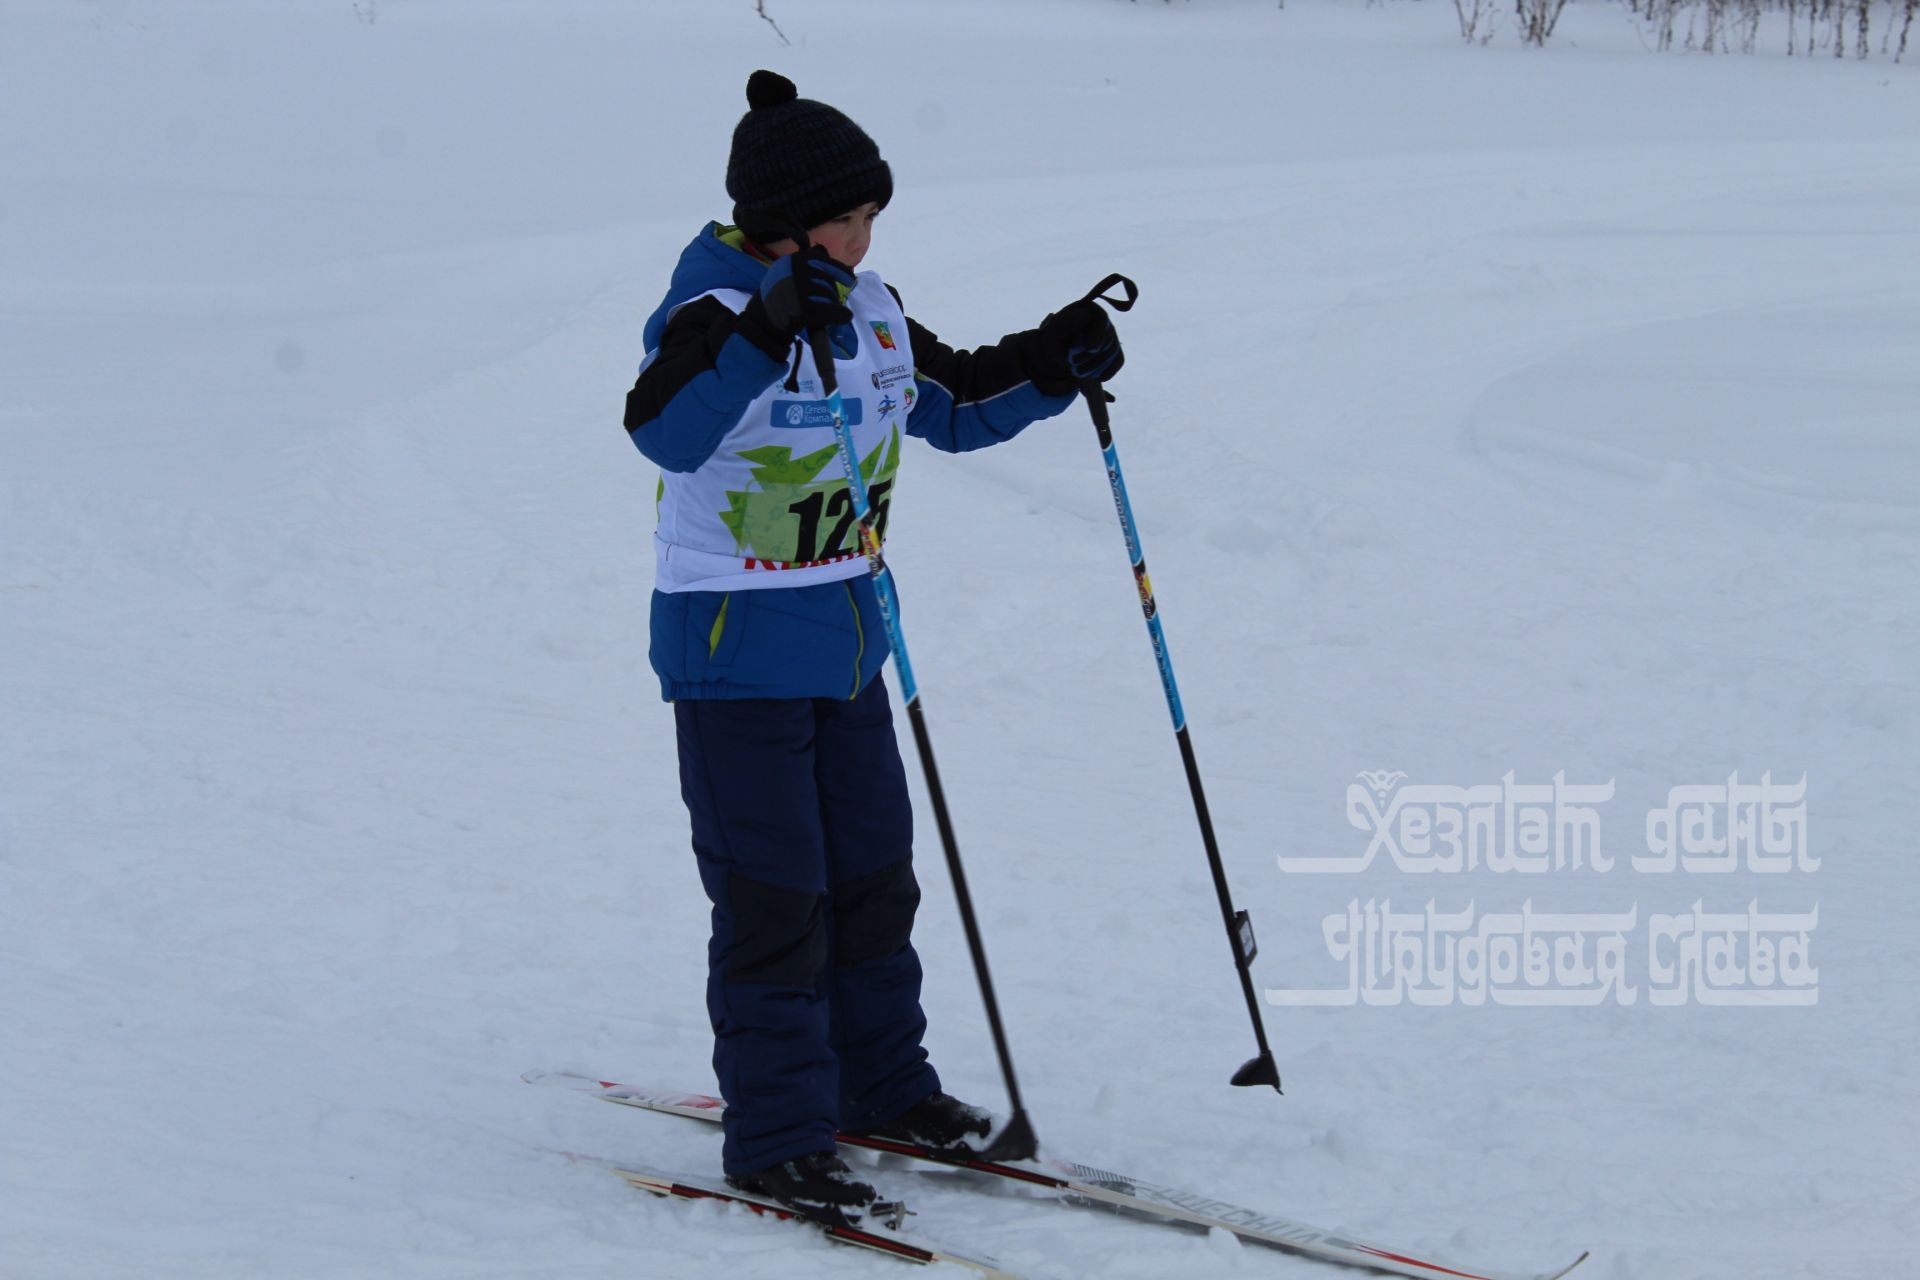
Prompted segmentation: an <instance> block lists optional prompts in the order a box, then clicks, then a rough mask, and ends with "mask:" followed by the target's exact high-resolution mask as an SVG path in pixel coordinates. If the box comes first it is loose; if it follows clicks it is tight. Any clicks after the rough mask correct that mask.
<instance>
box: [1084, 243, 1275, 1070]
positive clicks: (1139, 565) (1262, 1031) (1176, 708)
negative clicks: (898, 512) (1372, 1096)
mask: <svg viewBox="0 0 1920 1280" xmlns="http://www.w3.org/2000/svg"><path fill="white" fill-rule="evenodd" d="M1115 286H1119V287H1120V289H1121V290H1122V293H1123V294H1124V296H1122V297H1118V298H1109V297H1107V296H1106V293H1107V290H1109V289H1111V288H1114V287H1115ZM1139 300H1140V287H1139V286H1138V285H1136V284H1135V283H1134V282H1133V281H1131V280H1129V279H1127V277H1125V276H1123V275H1118V274H1115V275H1110V276H1108V277H1107V278H1106V279H1105V280H1102V281H1101V282H1100V283H1099V284H1097V285H1095V286H1094V287H1093V288H1092V289H1091V290H1089V291H1088V293H1087V296H1086V298H1085V299H1083V301H1087V302H1104V303H1106V304H1107V305H1108V306H1110V307H1112V308H1113V309H1114V310H1115V311H1130V310H1132V309H1133V304H1134V303H1135V302H1138V301H1139ZM1080 391H1081V394H1082V395H1084V396H1085V397H1086V401H1087V408H1088V409H1089V410H1090V411H1091V412H1092V414H1093V425H1094V429H1095V430H1096V431H1097V432H1098V433H1099V436H1100V452H1101V454H1102V455H1103V456H1104V457H1105V458H1106V462H1107V484H1108V486H1109V487H1111V488H1112V490H1113V506H1114V510H1116V511H1117V512H1119V514H1120V531H1121V533H1123V534H1124V535H1126V539H1127V558H1128V559H1129V560H1130V561H1132V563H1133V581H1134V586H1135V587H1136V588H1137V589H1138V590H1139V592H1140V609H1141V611H1142V612H1143V613H1145V614H1146V615H1147V635H1148V637H1149V638H1150V639H1151V640H1152V641H1153V656H1154V660H1155V661H1156V662H1158V663H1159V665H1160V686H1161V688H1162V689H1163V690H1165V692H1166V695H1167V711H1168V713H1169V714H1170V715H1172V717H1173V734H1174V738H1175V739H1176V740H1177V741H1178V742H1179V744H1180V760H1181V763H1182V764H1184V765H1185V766H1186V771H1187V789H1188V790H1189V791H1191V792H1192V793H1193V811H1194V814H1195V816H1197V817H1198V818H1199V820H1200V839H1201V842H1202V843H1203V844H1205V845H1206V849H1207V863H1208V865H1209V866H1210V867H1211V868H1212V870H1213V888H1214V892H1215V894H1216V895H1218V897H1219V899H1220V918H1221V920H1222V922H1223V923H1224V924H1225V925H1226V928H1227V943H1228V945H1229V946H1231V947H1232V948H1233V963H1234V967H1235V968H1237V969H1238V970H1239V971H1240V990H1241V991H1242V993H1243V994H1245V996H1246V998H1247V1016H1248V1017H1249V1018H1251V1019H1252V1020H1253V1035H1254V1039H1255V1040H1256V1041H1257V1042H1258V1043H1259V1047H1260V1053H1259V1055H1258V1056H1257V1057H1254V1058H1250V1059H1248V1060H1247V1061H1246V1062H1245V1063H1243V1064H1242V1065H1241V1067H1240V1069H1239V1070H1238V1071H1236V1072H1234V1073H1233V1083H1234V1084H1237V1085H1258V1084H1270V1085H1272V1086H1273V1088H1274V1092H1276V1093H1278V1092H1279V1091H1280V1068H1279V1067H1277V1066H1276V1065H1274V1061H1273V1050H1272V1049H1270V1048H1269V1047H1268V1046H1267V1029H1266V1026H1265V1024H1263V1023H1262V1022H1261V1020H1260V1004H1259V1001H1258V1000H1256V999H1255V998H1254V994H1253V957H1254V952H1255V950H1256V948H1255V945H1254V941H1253V922H1252V921H1251V920H1249V919H1248V918H1247V913H1246V912H1244V911H1236V910H1234V907H1233V895H1232V894H1231V893H1230V892H1229V891H1228V889H1227V873H1226V870H1225V868H1224V867H1223V866H1222V865H1221V862H1220V845H1219V842H1218V841H1217V840H1215V839H1214V835H1213V818H1212V817H1211V816H1210V815H1209V814H1208V812H1207V795H1206V791H1205V789H1204V788H1203V787H1202V786H1201V785H1200V765H1199V763H1198V762H1197V761H1196V760H1195V759H1194V755H1193V738H1192V736H1191V735H1190V734H1188V732H1187V713H1186V709H1185V708H1184V707H1182V706H1181V705H1180V686H1179V685H1178V684H1177V683H1176V682H1175V681H1174V678H1173V658H1172V657H1171V656H1170V655H1169V654H1168V653H1167V637H1166V633H1165V631H1163V630H1162V629H1161V626H1160V609H1159V606H1158V605H1156V604H1155V603H1154V599H1153V583H1152V581H1151V580H1150V579H1149V578H1148V577H1147V559H1146V555H1145V554H1144V553H1143V552H1142V551H1141V549H1140V532H1139V529H1138V528H1137V527H1136V526H1135V525H1134V521H1133V504H1132V502H1131V501H1129V500H1128V498H1127V481H1126V477H1125V476H1124V475H1122V474H1121V471H1120V451H1119V450H1118V449H1117V448H1115V447H1114V443H1113V424H1112V421H1111V420H1110V418H1109V417H1108V415H1107V405H1108V403H1109V402H1110V401H1111V400H1112V399H1113V397H1112V396H1110V395H1108V394H1107V391H1106V388H1105V387H1103V386H1101V385H1100V383H1099V382H1097V381H1095V380H1094V379H1091V378H1089V379H1086V380H1084V381H1083V382H1082V383H1081V384H1080Z"/></svg>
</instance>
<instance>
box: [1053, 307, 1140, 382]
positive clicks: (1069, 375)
mask: <svg viewBox="0 0 1920 1280" xmlns="http://www.w3.org/2000/svg"><path fill="white" fill-rule="evenodd" d="M1035 332H1036V333H1037V334H1038V335H1039V342H1038V343H1037V347H1038V350H1037V353H1036V354H1037V357H1038V359H1037V363H1038V368H1036V369H1035V371H1034V379H1033V384H1034V385H1035V386H1036V387H1039V388H1040V390H1042V391H1045V392H1047V393H1048V394H1049V395H1064V394H1066V393H1067V392H1069V391H1072V390H1074V389H1076V388H1077V387H1078V386H1079V385H1080V383H1082V382H1084V381H1086V380H1087V379H1089V378H1091V379H1092V380H1093V381H1095V382H1105V381H1106V380H1107V379H1109V378H1111V377H1113V375H1114V374H1116V373H1118V372H1120V367H1121V366H1122V365H1124V364H1125V363H1126V362H1127V356H1126V353H1125V352H1124V351H1122V350H1121V349H1120V334H1119V333H1118V332H1117V331H1116V330H1115V329H1114V327H1113V317H1112V316H1109V315H1108V314H1107V309H1106V308H1105V307H1103V306H1101V305H1099V304H1098V303H1096V302H1093V301H1090V300H1088V299H1084V298H1083V299H1081V300H1080V301H1079V302H1075V303H1072V304H1071V305H1069V306H1065V307H1062V308H1061V309H1060V310H1058V311H1056V312H1054V313H1053V314H1052V315H1050V316H1048V317H1047V318H1046V319H1045V320H1042V321H1041V322H1040V327H1039V329H1037V330H1036V331H1035Z"/></svg>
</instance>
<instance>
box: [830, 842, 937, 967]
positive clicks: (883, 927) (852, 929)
mask: <svg viewBox="0 0 1920 1280" xmlns="http://www.w3.org/2000/svg"><path fill="white" fill-rule="evenodd" d="M919 907H920V882H919V881H918V880H916V879H914V876H913V862H912V860H911V859H907V860H904V861H901V862H896V863H894V864H893V865H892V866H890V867H888V868H886V869H885V870H884V871H876V872H874V873H873V874H872V875H870V876H862V877H860V878H859V879H858V880H848V881H845V882H844V883H841V884H837V885H835V886H833V949H834V963H835V964H837V965H840V966H842V967H845V966H847V965H855V964H862V963H865V962H866V961H868V960H878V959H880V958H881V957H883V956H890V955H892V954H893V953H894V952H896V951H898V950H900V948H902V947H904V946H906V945H907V940H908V939H909V938H910V937H912V936H913V915H914V912H915V911H917V910H918V909H919Z"/></svg>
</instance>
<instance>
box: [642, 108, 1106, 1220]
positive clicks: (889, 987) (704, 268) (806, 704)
mask: <svg viewBox="0 0 1920 1280" xmlns="http://www.w3.org/2000/svg"><path fill="white" fill-rule="evenodd" d="M747 101H748V104H749V108H750V109H749V110H748V112H747V114H746V115H745V116H744V117H743V118H742V119H741V121H740V123H739V125H738V127H737V128H736V129H735V130H734V134H733V144H732V152H731V155H730V156H729V159H728V164H727V181H726V187H727V194H728V195H729V196H731V197H732V198H733V200H734V201H735V204H734V210H733V225H731V226H723V225H721V224H719V223H713V224H709V225H708V226H707V227H706V228H705V229H704V230H703V231H702V232H701V233H700V234H699V235H698V236H697V237H696V238H695V239H694V241H693V242H692V243H691V244H689V245H688V246H687V248H686V249H685V250H684V251H683V252H682V254H681V256H680V260H679V263H678V265H677V266H676V267H675V269H674V272H673V278H672V282H671V284H670V286H669V288H668V290H667V295H666V298H665V299H664V300H663V301H662V302H661V304H660V306H659V308H658V309H657V310H656V311H655V312H654V313H653V316H652V317H651V318H650V319H649V320H648V321H647V325H646V329H645V347H646V356H645V359H644V360H643V361H642V363H641V365H640V377H639V380H638V382H637V383H636V384H635V385H634V388H633V390H632V391H631V392H629V393H628V395H627V404H626V416H625V422H626V428H627V431H628V432H629V434H630V435H631V437H632V439H633V442H634V444H635V445H636V446H638V448H639V450H640V452H641V453H642V454H644V455H645V456H646V457H647V458H648V459H649V460H651V461H653V462H654V463H656V464H658V466H659V467H660V469H661V471H662V473H663V474H662V477H661V483H660V489H659V492H658V500H657V503H656V505H657V509H658V517H659V523H658V527H657V530H656V532H655V535H654V550H655V564H656V572H655V589H654V594H653V603H652V624H651V632H652V637H651V639H652V643H651V647H650V649H649V657H650V659H651V660H652V664H653V668H654V671H655V673H656V674H657V675H658V676H659V678H660V687H661V694H662V696H663V697H664V698H665V699H666V700H667V701H669V702H672V703H673V708H674V721H675V727H676V732H677V737H678V742H679V758H680V790H681V796H682V798H683V799H684V800H685V802H686V805H687V811H688V814H689V815H690V817H691V820H692V831H693V849H694V854H695V857H696V860H697V862H698V865H699V870H700V878H701V882H702V884H703V886H704V888H705V890H706V893H707V896H708V898H709V899H710V900H711V902H712V904H713V915H712V937H711V941H710V942H709V944H708V952H707V957H708V977H707V1009H708V1014H709V1017H710V1018H711V1020H712V1024H713V1031H714V1056H713V1063H714V1071H715V1074H716V1075H717V1076H718V1078H719V1084H720V1093H721V1095H722V1096H723V1097H725V1099H726V1101H727V1110H726V1115H725V1123H724V1129H725V1138H724V1144H723V1149H722V1162H723V1165H724V1169H725V1172H726V1175H727V1179H728V1181H729V1182H730V1183H732V1184H733V1185H735V1186H737V1187H740V1188H742V1189H745V1190H750V1191H756V1192H759V1193H760V1194H763V1195H767V1196H770V1197H773V1198H775V1199H777V1200H780V1201H781V1202H783V1203H786V1204H789V1205H791V1206H793V1207H794V1208H796V1209H799V1210H802V1211H804V1212H807V1213H810V1214H813V1215H815V1216H828V1217H835V1216H838V1217H842V1218H843V1219H844V1218H847V1217H849V1216H857V1215H858V1212H859V1210H860V1209H861V1208H862V1207H864V1206H865V1205H867V1204H869V1203H870V1202H872V1200H873V1199H874V1194H875V1193H874V1189H873V1188H872V1187H871V1186H870V1185H868V1184H867V1183H864V1182H861V1181H858V1180H857V1179H855V1178H854V1177H853V1175H852V1173H851V1171H850V1170H849V1169H848V1168H847V1166H846V1165H845V1164H844V1163H843V1162H841V1161H840V1159H839V1158H838V1157H837V1155H836V1154H835V1147H834V1135H835V1132H836V1131H837V1130H849V1131H867V1132H877V1133H884V1134H887V1135H890V1136H894V1137H898V1138H902V1139H905V1140H909V1141H915V1142H923V1143H927V1144H930V1145H934V1146H942V1147H949V1148H965V1147H966V1146H967V1144H968V1141H969V1139H977V1138H984V1137H985V1136H986V1135H987V1134H988V1132H989V1129H990V1126H991V1120H990V1117H989V1116H988V1114H987V1113H986V1112H985V1111H983V1110H981V1109H979V1108H977V1107H972V1106H968V1105H967V1104H965V1103H963V1102H960V1101H958V1100H957V1099H955V1098H952V1097H950V1096H948V1095H947V1094H946V1093H944V1092H942V1091H941V1089H940V1078H939V1076H938V1075H937V1074H936V1073H935V1071H934V1069H933V1066H932V1064H931V1063H930V1062H928V1060H927V1053H926V1050H925V1049H924V1048H922V1046H921V1038H922V1036H923V1034H924V1032H925V1029H926V1017H925V1015H924V1014H923V1013H922V1011H921V1008H920V981H921V969H920V960H919V957H918V956H917V954H916V953H915V951H914V948H913V944H912V941H911V933H912V928H913V918H914V912H915V909H916V907H917V906H918V903H919V900H920V890H919V886H918V884H917V883H916V881H915V879H914V874H913V864H912V843H913V814H912V809H911V805H910V803H909V800H908V795H907V785H906V775H905V772H904V769H903V767H902V765H901V760H900V753H899V748H898V746H897V744H896V742H895V740H894V734H893V717H892V711H891V709H890V707H889V705H888V701H887V693H886V688H885V683H884V681H883V680H882V679H881V676H880V671H881V667H882V666H883V664H884V663H885V661H886V658H887V653H888V645H887V640H886V633H885V631H884V629H883V626H882V622H881V618H880V616H879V608H878V604H877V601H876V597H875V592H874V587H873V583H872V579H871V577H870V576H869V573H868V567H867V564H866V560H865V558H864V557H863V556H862V555H861V554H860V552H859V548H858V543H857V538H856V532H857V531H856V527H855V524H854V519H853V508H852V494H851V492H850V490H849V486H848V484H847V482H846V478H845V476H844V474H843V473H842V472H841V468H840V464H839V461H838V455H837V453H836V450H835V434H834V426H833V417H832V414H831V413H830V412H829V410H828V407H827V402H826V400H825V399H824V397H823V389H822V387H821V385H820V380H819V374H818V371H817V369H816V367H815V364H814V358H813V354H812V351H811V349H810V347H809V344H808V341H807V338H808V335H809V334H810V333H812V332H814V331H815V330H817V329H819V328H823V327H824V328H825V329H826V330H827V332H828V335H829V338H830V341H831V344H832V348H833V352H834V356H835V368H836V373H837V378H838V384H839V386H840V388H841V393H842V402H843V406H844V411H845V416H846V421H847V427H848V429H849V430H850V431H851V433H852V435H853V441H854V446H855V453H856V456H857V457H858V458H859V460H860V464H861V470H862V473H863V475H864V477H865V478H866V481H867V485H868V491H869V495H870V501H871V503H872V506H873V509H874V512H875V517H876V521H877V531H878V532H879V533H880V534H881V535H882V536H884V534H885V531H886V512H887V509H888V502H889V496H890V491H891V489H892V487H893V480H894V474H895V471H896V469H897V467H898V465H899V461H900V436H901V434H902V432H904V433H905V434H907V435H913V436H918V437H920V438H921V439H924V440H926V441H928V442H929V443H930V444H932V445H933V446H934V447H935V448H937V449H941V450H945V451H947V452H961V451H964V450H969V449H976V448H980V447H983V446H985V445H990V444H998V443H1000V442H1001V441H1004V440H1010V439H1012V438H1013V437H1014V436H1015V435H1017V434H1019V432H1020V431H1021V430H1022V429H1024V428H1025V427H1027V426H1028V425H1029V424H1031V423H1033V422H1036V421H1038V420H1040V419H1042V418H1048V417H1052V416H1054V415H1055V414H1058V413H1060V412H1062V411H1063V410H1065V409H1066V408H1067V407H1068V406H1070V405H1071V404H1072V403H1073V400H1074V397H1075V395H1076V394H1077V388H1078V385H1079V383H1080V382H1081V380H1082V379H1087V378H1092V379H1095V380H1100V381H1104V380H1105V379H1106V378H1109V377H1111V376H1112V375H1113V374H1114V373H1115V372H1116V371H1117V370H1118V369H1119V368H1120V366H1121V363H1122V354H1121V349H1120V342H1119V338H1118V335H1117V334H1116V333H1115V332H1114V329H1113V324H1112V321H1111V320H1110V319H1109V318H1108V316H1107V314H1106V312H1105V311H1104V310H1102V309H1101V308H1100V307H1098V306H1095V305H1093V304H1092V303H1087V302H1082V303H1076V304H1074V305H1071V306H1068V307H1066V308H1063V309H1062V310H1061V311H1059V312H1056V313H1055V314H1053V315H1050V316H1048V317H1047V318H1046V320H1045V321H1043V322H1042V323H1041V324H1040V326H1039V327H1037V328H1035V329H1030V330H1026V331H1024V332H1020V333H1014V334H1010V335H1008V336H1007V337H1005V338H1003V339H1001V340H1000V341H999V342H998V343H995V344H993V345H991V346H986V347H980V348H978V349H976V350H974V351H972V352H967V351H956V350H954V349H952V348H950V347H948V346H946V345H945V344H943V343H942V342H940V340H939V339H938V338H936V337H935V336H934V335H933V334H932V333H931V332H929V331H928V330H926V329H925V328H923V327H922V326H921V325H920V324H919V323H917V322H916V321H914V320H911V319H909V318H908V317H907V316H906V314H905V312H904V311H903V310H902V309H901V303H900V297H899V295H898V294H897V293H895V292H894V291H893V289H892V287H891V286H889V285H887V284H886V283H885V282H884V281H882V280H881V278H880V277H879V275H877V274H875V273H874V272H871V271H864V272H859V273H858V274H856V273H855V270H854V269H855V268H856V267H858V266H859V265H860V262H861V260H862V259H863V258H864V257H865V256H866V253H867V250H868V247H869V245H870V243H871V235H872V226H873V220H874V218H875V217H876V216H877V215H878V213H879V211H880V210H881V209H883V208H885V207H886V204H887V202H888V200H889V199H890V198H891V196H892V194H893V179H892V174H891V171H890V170H889V169H888V167H887V164H886V162H885V161H883V160H882V159H881V158H880V153H879V150H878V148H877V147H876V146H875V145H874V143H873V140H872V139H871V138H869V137H868V136H867V135H866V133H864V132H863V131H862V130H861V129H860V127H859V126H858V125H856V124H855V123H854V122H853V121H852V120H850V119H848V118H847V117H846V116H845V115H843V114H841V113H840V112H839V111H837V110H835V109H834V108H832V107H830V106H827V105H826V104H824V103H820V102H815V101H812V100H809V99H804V98H800V97H798V96H797V94H796V90H795V88H794V86H793V84H792V82H790V81H788V80H787V79H785V78H784V77H782V76H779V75H776V74H774V73H772V72H769V71H756V72H754V74H753V75H752V77H751V78H750V79H749V80H748V82H747Z"/></svg>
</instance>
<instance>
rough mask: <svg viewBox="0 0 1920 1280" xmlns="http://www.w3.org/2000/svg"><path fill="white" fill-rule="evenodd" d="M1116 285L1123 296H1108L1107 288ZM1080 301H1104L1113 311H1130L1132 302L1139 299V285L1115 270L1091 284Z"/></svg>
mask: <svg viewBox="0 0 1920 1280" xmlns="http://www.w3.org/2000/svg"><path fill="white" fill-rule="evenodd" d="M1116 286H1118V287H1119V288H1120V289H1121V290H1122V291H1123V292H1124V294H1125V296H1124V297H1119V298H1109V297H1108V296H1107V290H1109V289H1112V288H1114V287H1116ZM1080 301H1082V302H1104V303H1106V304H1107V305H1108V306H1110V307H1112V308H1113V309H1114V310H1115V311H1131V310H1133V304H1134V303H1136V302H1138V301H1140V286H1139V285H1137V284H1135V283H1134V282H1133V281H1131V280H1129V279H1127V277H1125V276H1123V275H1121V274H1120V273H1119V272H1118V271H1116V272H1114V273H1113V274H1112V275H1110V276H1108V277H1107V278H1106V279H1105V280H1102V281H1101V282H1100V283H1099V284H1097V285H1095V286H1093V288H1091V289H1089V290H1087V296H1086V297H1084V298H1082V299H1080Z"/></svg>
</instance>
